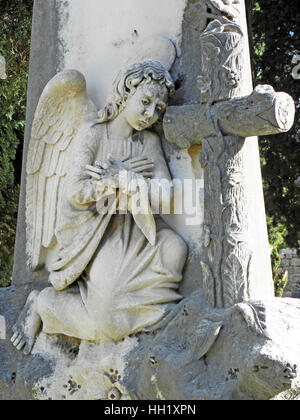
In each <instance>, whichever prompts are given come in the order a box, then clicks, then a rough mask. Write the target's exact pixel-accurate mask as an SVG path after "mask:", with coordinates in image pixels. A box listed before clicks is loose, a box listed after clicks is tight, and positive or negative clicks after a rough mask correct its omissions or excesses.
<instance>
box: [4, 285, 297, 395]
mask: <svg viewBox="0 0 300 420" xmlns="http://www.w3.org/2000/svg"><path fill="white" fill-rule="evenodd" d="M26 292H27V289H26ZM21 296H24V290H23V288H22V290H21V289H20V290H18V289H12V288H9V289H2V290H1V291H0V302H1V304H2V303H3V305H1V312H2V310H3V309H4V311H5V310H6V308H13V307H14V309H10V310H8V309H7V311H6V312H4V313H3V312H2V317H4V318H5V321H6V340H4V339H2V340H0V360H1V368H0V399H10V400H14V399H55V400H61V399H66V400H98V399H110V400H119V399H123V400H124V399H125V400H131V399H139V400H155V399H157V400H160V399H169V400H176V399H183V400H184V399H188V400H211V399H212V400H236V399H244V400H245V399H249V400H268V399H297V398H300V370H299V366H300V334H299V330H300V301H299V300H298V299H288V298H286V299H280V298H274V299H269V300H266V301H249V302H244V303H241V304H237V305H235V306H234V307H231V308H228V309H225V310H224V309H214V308H212V307H210V306H208V305H207V303H206V302H205V301H204V300H203V299H202V298H200V297H197V296H194V297H191V298H188V299H184V300H183V301H182V302H181V303H180V304H178V305H177V306H176V308H175V310H174V311H172V312H171V313H170V314H169V316H168V317H167V318H166V320H165V325H163V324H162V325H160V328H161V329H160V330H159V331H158V332H148V333H143V334H138V335H135V336H132V337H127V338H126V339H125V340H123V341H121V342H118V343H101V344H93V343H88V342H82V343H80V342H79V341H76V340H71V339H66V338H65V337H54V336H47V335H46V334H43V333H41V334H40V335H39V337H38V339H37V341H36V344H35V347H34V350H33V352H32V354H31V355H30V356H27V357H25V356H23V355H22V354H21V353H19V352H17V351H16V350H15V349H14V348H13V347H12V345H11V343H10V342H9V337H10V328H11V325H12V324H13V322H14V317H15V313H16V314H17V313H18V306H21V305H22V298H21ZM13 302H14V303H15V305H14V306H13V304H12V303H13ZM2 319H3V318H2ZM2 338H3V334H2Z"/></svg>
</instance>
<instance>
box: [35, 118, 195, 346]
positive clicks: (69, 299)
mask: <svg viewBox="0 0 300 420" xmlns="http://www.w3.org/2000/svg"><path fill="white" fill-rule="evenodd" d="M109 154H110V155H111V156H113V157H114V158H119V159H121V158H123V157H125V156H126V157H128V156H130V157H132V158H134V157H142V156H145V157H147V158H149V159H153V160H154V164H155V169H154V178H156V179H167V180H170V175H169V171H168V168H167V165H166V162H165V160H164V156H163V151H162V148H161V144H160V139H159V138H158V137H157V136H156V135H155V134H153V133H150V132H148V131H147V132H143V133H140V135H139V136H136V139H135V140H134V139H133V138H128V139H123V138H108V135H107V125H106V124H105V123H104V124H87V125H85V126H83V127H82V128H81V130H80V131H79V133H78V136H77V139H75V142H74V148H73V149H72V160H71V164H70V168H69V171H68V178H67V182H66V184H65V194H64V199H63V202H62V207H61V212H60V223H59V225H60V228H59V229H58V231H57V239H58V249H59V251H58V253H57V258H56V260H55V261H54V262H52V264H51V265H50V277H49V279H50V281H51V283H52V284H53V286H54V289H53V288H48V289H46V290H44V291H43V292H42V293H41V296H40V299H39V312H40V314H41V317H42V321H43V329H44V331H45V332H46V333H54V334H58V333H61V334H65V335H69V336H73V337H78V338H81V339H86V340H93V341H98V340H120V339H121V338H123V337H125V336H126V335H129V334H131V333H135V332H138V331H141V330H143V329H144V328H145V327H147V326H150V325H152V324H155V323H156V322H157V321H159V320H160V319H161V318H162V317H163V315H164V313H165V309H166V305H165V304H166V303H171V302H176V301H178V300H179V299H181V296H180V294H179V293H178V292H177V289H178V284H179V282H180V281H181V279H182V270H183V266H184V263H185V260H186V254H187V248H186V245H185V243H184V241H183V240H182V239H181V238H180V237H179V236H178V235H177V234H176V233H175V232H173V231H172V230H171V229H170V228H169V227H168V226H167V225H165V224H164V223H163V222H162V221H161V220H160V218H159V217H158V218H157V217H155V218H154V217H153V215H152V213H151V209H150V202H149V199H148V196H146V197H145V195H144V194H143V195H142V196H140V197H139V199H140V200H144V209H146V211H144V212H143V214H134V212H133V211H131V212H127V213H125V214H120V212H118V211H116V212H112V211H109V210H112V209H115V210H118V208H119V203H120V200H121V195H123V198H124V194H125V195H126V194H127V198H128V200H129V201H128V203H129V209H130V199H131V194H129V193H128V192H126V191H121V189H120V188H118V189H117V191H112V189H111V188H110V187H108V186H104V188H102V189H101V188H99V182H98V181H96V180H94V179H92V178H91V177H90V176H89V175H88V174H87V173H86V170H85V167H86V165H94V164H95V161H96V160H100V161H105V160H107V156H108V155H109ZM131 175H133V176H137V177H141V175H134V174H131ZM107 202H110V204H108V205H107ZM104 206H105V211H102V210H103V207H104Z"/></svg>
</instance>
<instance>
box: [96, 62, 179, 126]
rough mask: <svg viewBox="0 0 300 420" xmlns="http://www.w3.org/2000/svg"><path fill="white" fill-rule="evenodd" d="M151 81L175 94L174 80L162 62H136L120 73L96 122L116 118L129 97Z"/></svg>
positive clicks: (170, 93)
mask: <svg viewBox="0 0 300 420" xmlns="http://www.w3.org/2000/svg"><path fill="white" fill-rule="evenodd" d="M151 81H155V82H158V83H160V84H161V85H164V86H166V88H167V89H168V92H169V96H170V95H173V93H174V91H175V86H174V83H173V80H172V78H171V75H170V74H169V72H168V71H167V70H166V69H165V68H164V66H163V65H162V64H161V63H160V62H158V61H153V60H146V61H142V62H139V63H135V64H133V65H132V66H131V67H129V68H128V69H126V71H125V72H120V73H119V76H118V77H117V79H116V80H115V82H114V84H113V92H112V95H111V97H110V99H109V101H108V104H107V105H106V106H105V107H104V108H103V109H101V110H100V111H99V114H98V116H99V118H98V119H97V121H96V123H100V124H101V123H104V122H108V121H112V120H114V119H115V118H116V117H117V116H118V115H119V113H120V112H121V111H122V110H123V109H124V108H125V106H126V101H127V99H128V98H129V97H130V96H132V95H133V94H134V92H135V91H136V89H137V88H138V86H139V85H140V84H142V83H150V82H151Z"/></svg>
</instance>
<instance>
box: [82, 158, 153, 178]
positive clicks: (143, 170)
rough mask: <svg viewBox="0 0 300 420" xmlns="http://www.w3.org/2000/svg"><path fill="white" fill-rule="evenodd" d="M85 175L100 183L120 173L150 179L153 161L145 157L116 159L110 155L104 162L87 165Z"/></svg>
mask: <svg viewBox="0 0 300 420" xmlns="http://www.w3.org/2000/svg"><path fill="white" fill-rule="evenodd" d="M85 169H86V173H87V174H88V175H90V176H91V177H92V178H94V179H96V180H98V181H100V180H101V179H103V178H106V177H113V178H114V177H115V176H118V175H119V172H120V171H128V172H135V173H137V174H139V175H142V176H143V177H144V178H152V176H153V170H154V161H153V160H152V159H148V158H147V157H145V156H142V157H137V158H129V157H125V158H123V159H116V158H114V157H112V156H111V155H110V156H108V160H107V161H106V162H97V161H96V162H95V164H94V166H92V165H87V166H86V167H85Z"/></svg>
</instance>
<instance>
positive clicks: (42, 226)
mask: <svg viewBox="0 0 300 420" xmlns="http://www.w3.org/2000/svg"><path fill="white" fill-rule="evenodd" d="M94 116H95V118H96V116H97V108H96V106H95V105H94V104H93V103H92V101H91V100H90V99H89V97H88V95H87V91H86V81H85V78H84V76H83V75H82V74H81V73H80V72H78V71H76V70H66V71H63V72H61V73H58V74H57V75H56V76H55V77H53V79H51V80H50V82H49V83H48V84H47V86H46V87H45V89H44V91H43V93H42V95H41V98H40V100H39V103H38V106H37V109H36V112H35V116H34V121H33V125H32V131H31V139H30V142H29V150H28V155H27V167H26V170H27V185H26V233H27V244H26V251H27V255H28V262H29V265H30V267H31V268H32V269H33V270H35V269H36V268H37V267H38V266H39V262H40V255H41V250H42V247H44V248H49V247H50V246H51V245H52V244H53V243H54V241H55V227H56V223H57V221H58V217H59V214H58V211H59V210H58V209H59V202H60V200H61V195H62V190H63V184H64V180H65V177H66V172H67V166H68V165H67V158H68V157H67V156H68V151H69V152H70V145H71V143H72V141H73V139H74V138H75V136H76V134H77V131H78V129H79V127H80V125H81V124H82V123H83V122H84V121H86V120H87V119H89V118H93V117H94Z"/></svg>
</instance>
